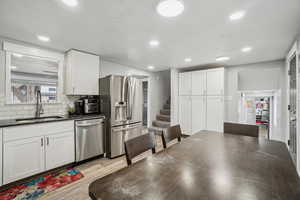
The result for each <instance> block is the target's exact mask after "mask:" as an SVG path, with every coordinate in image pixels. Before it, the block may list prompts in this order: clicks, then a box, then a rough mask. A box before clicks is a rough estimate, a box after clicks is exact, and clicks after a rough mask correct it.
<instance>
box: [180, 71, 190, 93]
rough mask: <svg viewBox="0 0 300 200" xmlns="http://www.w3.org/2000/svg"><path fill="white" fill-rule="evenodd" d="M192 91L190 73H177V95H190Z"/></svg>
mask: <svg viewBox="0 0 300 200" xmlns="http://www.w3.org/2000/svg"><path fill="white" fill-rule="evenodd" d="M191 93H192V73H191V72H185V73H179V95H191Z"/></svg>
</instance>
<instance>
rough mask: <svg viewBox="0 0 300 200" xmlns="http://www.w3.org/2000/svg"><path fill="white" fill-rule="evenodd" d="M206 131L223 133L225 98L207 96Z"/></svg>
mask: <svg viewBox="0 0 300 200" xmlns="http://www.w3.org/2000/svg"><path fill="white" fill-rule="evenodd" d="M206 105H207V106H206V109H207V110H206V112H207V114H206V129H207V130H210V131H218V132H223V97H221V96H207V103H206Z"/></svg>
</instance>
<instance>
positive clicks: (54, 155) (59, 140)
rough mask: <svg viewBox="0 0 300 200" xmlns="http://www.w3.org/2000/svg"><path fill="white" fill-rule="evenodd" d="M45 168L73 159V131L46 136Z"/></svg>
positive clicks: (52, 167)
mask: <svg viewBox="0 0 300 200" xmlns="http://www.w3.org/2000/svg"><path fill="white" fill-rule="evenodd" d="M45 139H46V141H45V142H46V144H45V145H46V170H50V169H54V168H56V167H59V166H63V165H66V164H69V163H72V162H74V161H75V144H74V132H66V133H59V134H55V135H49V136H46V138H45Z"/></svg>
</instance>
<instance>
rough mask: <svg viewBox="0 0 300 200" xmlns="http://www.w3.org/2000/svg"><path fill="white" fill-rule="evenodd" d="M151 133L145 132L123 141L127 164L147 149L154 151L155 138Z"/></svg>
mask: <svg viewBox="0 0 300 200" xmlns="http://www.w3.org/2000/svg"><path fill="white" fill-rule="evenodd" d="M154 138H155V137H154V135H153V134H152V133H147V134H144V135H141V136H138V137H135V138H133V139H131V140H127V141H125V154H126V160H127V164H128V165H131V164H132V159H133V158H134V157H136V156H138V155H140V154H142V153H144V152H146V151H148V150H152V154H154V153H155V139H154Z"/></svg>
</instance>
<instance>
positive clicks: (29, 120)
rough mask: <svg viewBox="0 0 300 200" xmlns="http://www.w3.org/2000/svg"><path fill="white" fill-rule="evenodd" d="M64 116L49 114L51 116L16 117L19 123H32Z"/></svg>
mask: <svg viewBox="0 0 300 200" xmlns="http://www.w3.org/2000/svg"><path fill="white" fill-rule="evenodd" d="M61 118H63V117H62V116H49V117H39V118H23V119H16V121H17V122H19V123H31V122H40V121H51V120H57V119H61Z"/></svg>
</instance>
